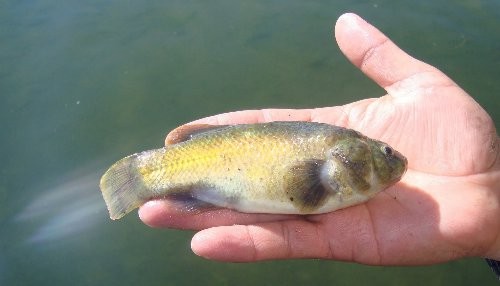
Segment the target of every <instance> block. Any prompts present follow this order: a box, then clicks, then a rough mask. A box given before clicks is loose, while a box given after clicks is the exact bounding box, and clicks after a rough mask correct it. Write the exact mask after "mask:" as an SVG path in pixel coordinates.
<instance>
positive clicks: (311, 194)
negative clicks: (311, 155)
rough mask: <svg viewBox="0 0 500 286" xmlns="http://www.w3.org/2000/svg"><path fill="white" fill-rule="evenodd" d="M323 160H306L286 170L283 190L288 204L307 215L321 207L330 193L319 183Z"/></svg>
mask: <svg viewBox="0 0 500 286" xmlns="http://www.w3.org/2000/svg"><path fill="white" fill-rule="evenodd" d="M324 164H325V161H324V160H306V161H302V162H299V163H297V164H295V165H293V166H292V167H290V168H289V169H288V172H287V173H286V175H285V177H284V186H283V187H284V190H285V192H286V195H287V196H288V199H289V200H290V202H291V203H292V204H293V205H294V206H295V207H296V208H297V209H298V210H300V211H301V212H303V213H308V212H312V211H314V210H315V209H318V208H319V207H321V206H322V205H323V204H324V203H325V202H326V199H327V198H328V196H329V195H330V194H331V191H330V190H328V189H327V187H325V186H324V185H323V184H322V182H321V173H322V169H323V166H324Z"/></svg>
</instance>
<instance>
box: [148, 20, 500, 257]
mask: <svg viewBox="0 0 500 286" xmlns="http://www.w3.org/2000/svg"><path fill="white" fill-rule="evenodd" d="M335 36H336V39H337V42H338V44H339V47H340V49H341V50H342V51H343V52H344V54H345V55H346V56H347V57H348V58H349V60H350V61H351V62H352V63H353V64H354V65H356V66H357V67H359V68H360V69H361V70H362V71H363V72H364V73H365V74H366V75H367V76H368V77H370V78H372V79H373V80H374V81H375V82H377V83H378V84H379V85H380V86H382V87H383V88H384V89H385V90H386V91H387V93H388V94H387V95H386V96H383V97H380V98H372V99H366V100H362V101H358V102H354V103H351V104H348V105H345V106H339V107H327V108H319V109H307V110H283V109H278V110H277V109H269V110H255V111H240V112H233V113H228V114H221V115H217V116H213V117H209V118H205V119H202V120H199V121H197V123H209V124H237V123H255V122H265V121H277V120H297V121H315V122H325V123H329V124H333V125H339V126H344V127H348V128H352V129H355V130H358V131H361V132H362V133H364V134H365V135H367V136H369V137H372V138H376V139H380V140H382V141H385V142H387V143H389V144H390V145H391V146H393V147H395V148H396V149H397V150H398V151H400V152H401V153H403V154H404V155H405V156H406V157H407V158H408V161H409V170H408V172H407V173H406V175H405V176H404V177H403V179H402V181H401V182H399V183H397V184H396V185H395V186H393V187H391V188H389V189H387V190H386V191H385V192H382V193H380V194H379V195H377V196H376V197H374V198H373V199H372V200H370V201H368V202H367V203H364V204H361V205H357V206H354V207H350V208H346V209H343V210H339V211H336V212H332V213H327V214H322V215H313V216H291V215H290V216H287V215H267V214H243V213H238V212H234V211H231V210H227V209H219V210H211V211H206V212H189V211H185V210H183V209H182V208H178V207H176V205H175V203H174V202H170V201H152V202H148V203H146V204H145V205H144V206H143V207H142V208H141V209H140V216H141V219H142V220H143V221H144V222H145V223H147V224H148V225H151V226H154V227H173V228H182V229H196V230H200V229H201V231H200V232H198V233H197V234H196V235H195V236H194V237H193V240H192V249H193V251H194V252H195V253H197V254H199V255H202V256H204V257H207V258H210V259H216V260H224V261H257V260H266V259H287V258H325V259H337V260H347V261H356V262H360V263H366V264H378V265H381V264H382V265H390V264H392V265H394V264H398V265H404V264H429V263H436V262H441V261H447V260H451V259H455V258H460V257H464V256H484V257H490V258H496V259H499V258H500V220H499V218H500V186H499V185H500V155H498V154H499V153H500V151H499V148H500V146H499V142H500V140H499V139H498V137H497V134H496V131H495V127H494V124H493V122H492V120H491V119H490V117H489V116H488V114H487V113H486V112H485V111H484V110H483V109H482V108H481V107H480V106H479V105H478V104H477V103H476V102H475V101H474V100H473V99H472V98H471V97H470V96H468V95H467V94H466V93H465V92H464V91H463V90H462V89H461V88H460V87H459V86H457V85H456V84H455V83H454V82H453V81H452V80H451V79H449V78H448V77H447V76H446V75H444V74H443V73H441V72H440V71H439V70H437V69H435V68H434V67H432V66H430V65H427V64H425V63H422V62H420V61H418V60H416V59H414V58H412V57H410V56H409V55H407V54H406V53H404V52H403V51H402V50H400V49H399V48H398V47H397V46H396V45H395V44H394V43H392V42H391V41H390V40H389V39H388V38H387V37H386V36H384V35H383V34H382V33H381V32H379V31H378V30H377V29H375V28H374V27H373V26H371V25H369V24H368V23H366V22H365V21H363V20H362V19H361V18H359V17H358V16H356V15H354V14H345V15H343V16H341V17H340V18H339V20H338V22H337V24H336V27H335ZM168 140H169V138H168V137H167V141H168Z"/></svg>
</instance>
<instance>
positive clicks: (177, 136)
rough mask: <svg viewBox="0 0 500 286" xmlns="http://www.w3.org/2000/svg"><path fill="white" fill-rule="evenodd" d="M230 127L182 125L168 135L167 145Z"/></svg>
mask: <svg viewBox="0 0 500 286" xmlns="http://www.w3.org/2000/svg"><path fill="white" fill-rule="evenodd" d="M227 126H228V125H211V124H187V125H182V126H179V127H177V128H175V129H174V130H172V131H170V133H168V135H167V138H165V145H173V144H177V143H180V142H184V141H187V140H189V139H191V138H192V137H193V136H194V135H197V134H201V133H204V132H207V131H210V130H215V129H220V128H224V127H227Z"/></svg>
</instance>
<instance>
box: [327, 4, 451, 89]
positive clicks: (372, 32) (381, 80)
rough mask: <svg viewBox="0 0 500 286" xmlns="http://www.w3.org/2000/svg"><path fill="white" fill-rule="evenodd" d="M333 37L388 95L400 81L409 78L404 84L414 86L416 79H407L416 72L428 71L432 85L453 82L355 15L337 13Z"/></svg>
mask: <svg viewBox="0 0 500 286" xmlns="http://www.w3.org/2000/svg"><path fill="white" fill-rule="evenodd" d="M335 38H336V40H337V43H338V45H339V48H340V49H341V50H342V52H343V53H344V54H345V55H346V57H347V58H348V59H349V60H350V61H351V62H352V63H353V64H354V65H355V66H357V67H358V68H360V69H361V71H363V73H365V74H366V75H367V76H368V77H370V78H371V79H372V80H374V81H375V82H376V83H377V84H378V85H380V86H381V87H383V88H384V89H386V90H387V92H388V93H390V94H392V95H399V94H402V93H400V92H399V91H400V90H401V89H400V88H399V87H400V84H401V83H402V82H403V81H405V80H407V79H409V81H407V82H404V84H405V85H418V84H419V82H418V81H417V82H412V81H411V79H412V78H414V77H415V76H417V75H418V76H419V79H421V78H422V77H425V74H426V73H429V75H428V76H427V77H425V78H426V79H427V80H426V83H427V84H429V81H428V80H429V79H432V81H433V82H432V84H440V85H441V84H442V85H446V84H453V81H451V80H450V79H449V78H448V77H446V76H445V75H444V74H443V73H441V72H440V71H439V70H437V69H436V68H434V67H432V66H430V65H428V64H426V63H424V62H421V61H419V60H417V59H415V58H413V57H411V56H410V55H408V54H407V53H405V52H404V51H403V50H401V49H400V48H399V47H398V46H396V45H395V44H394V43H393V42H392V41H391V40H390V39H389V38H387V37H386V36H385V35H384V34H383V33H381V32H380V31H379V30H378V29H376V28H375V27H373V26H372V25H370V24H369V23H367V22H366V21H365V20H363V19H361V18H360V17H359V16H357V15H355V14H352V13H348V14H344V15H342V16H340V18H339V19H338V20H337V23H336V25H335ZM436 74H439V76H437V77H436ZM436 81H439V82H436Z"/></svg>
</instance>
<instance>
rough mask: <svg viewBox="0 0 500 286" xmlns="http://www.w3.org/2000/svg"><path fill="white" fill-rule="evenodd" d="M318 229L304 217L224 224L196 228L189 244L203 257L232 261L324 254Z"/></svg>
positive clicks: (309, 256)
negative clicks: (246, 223) (251, 223)
mask: <svg viewBox="0 0 500 286" xmlns="http://www.w3.org/2000/svg"><path fill="white" fill-rule="evenodd" d="M318 231H319V230H318V228H317V227H316V225H315V224H314V223H311V222H307V221H303V220H294V221H287V222H286V223H282V222H270V223H264V224H259V225H235V226H223V227H216V228H210V229H206V230H203V231H200V232H198V233H197V234H196V235H195V236H194V237H193V239H192V241H191V248H192V250H193V252H194V253H196V254H197V255H200V256H202V257H205V258H208V259H212V260H219V261H232V262H251V261H261V260H270V259H289V258H327V257H329V254H330V252H329V247H328V242H326V241H325V240H324V238H325V236H324V234H318Z"/></svg>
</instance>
